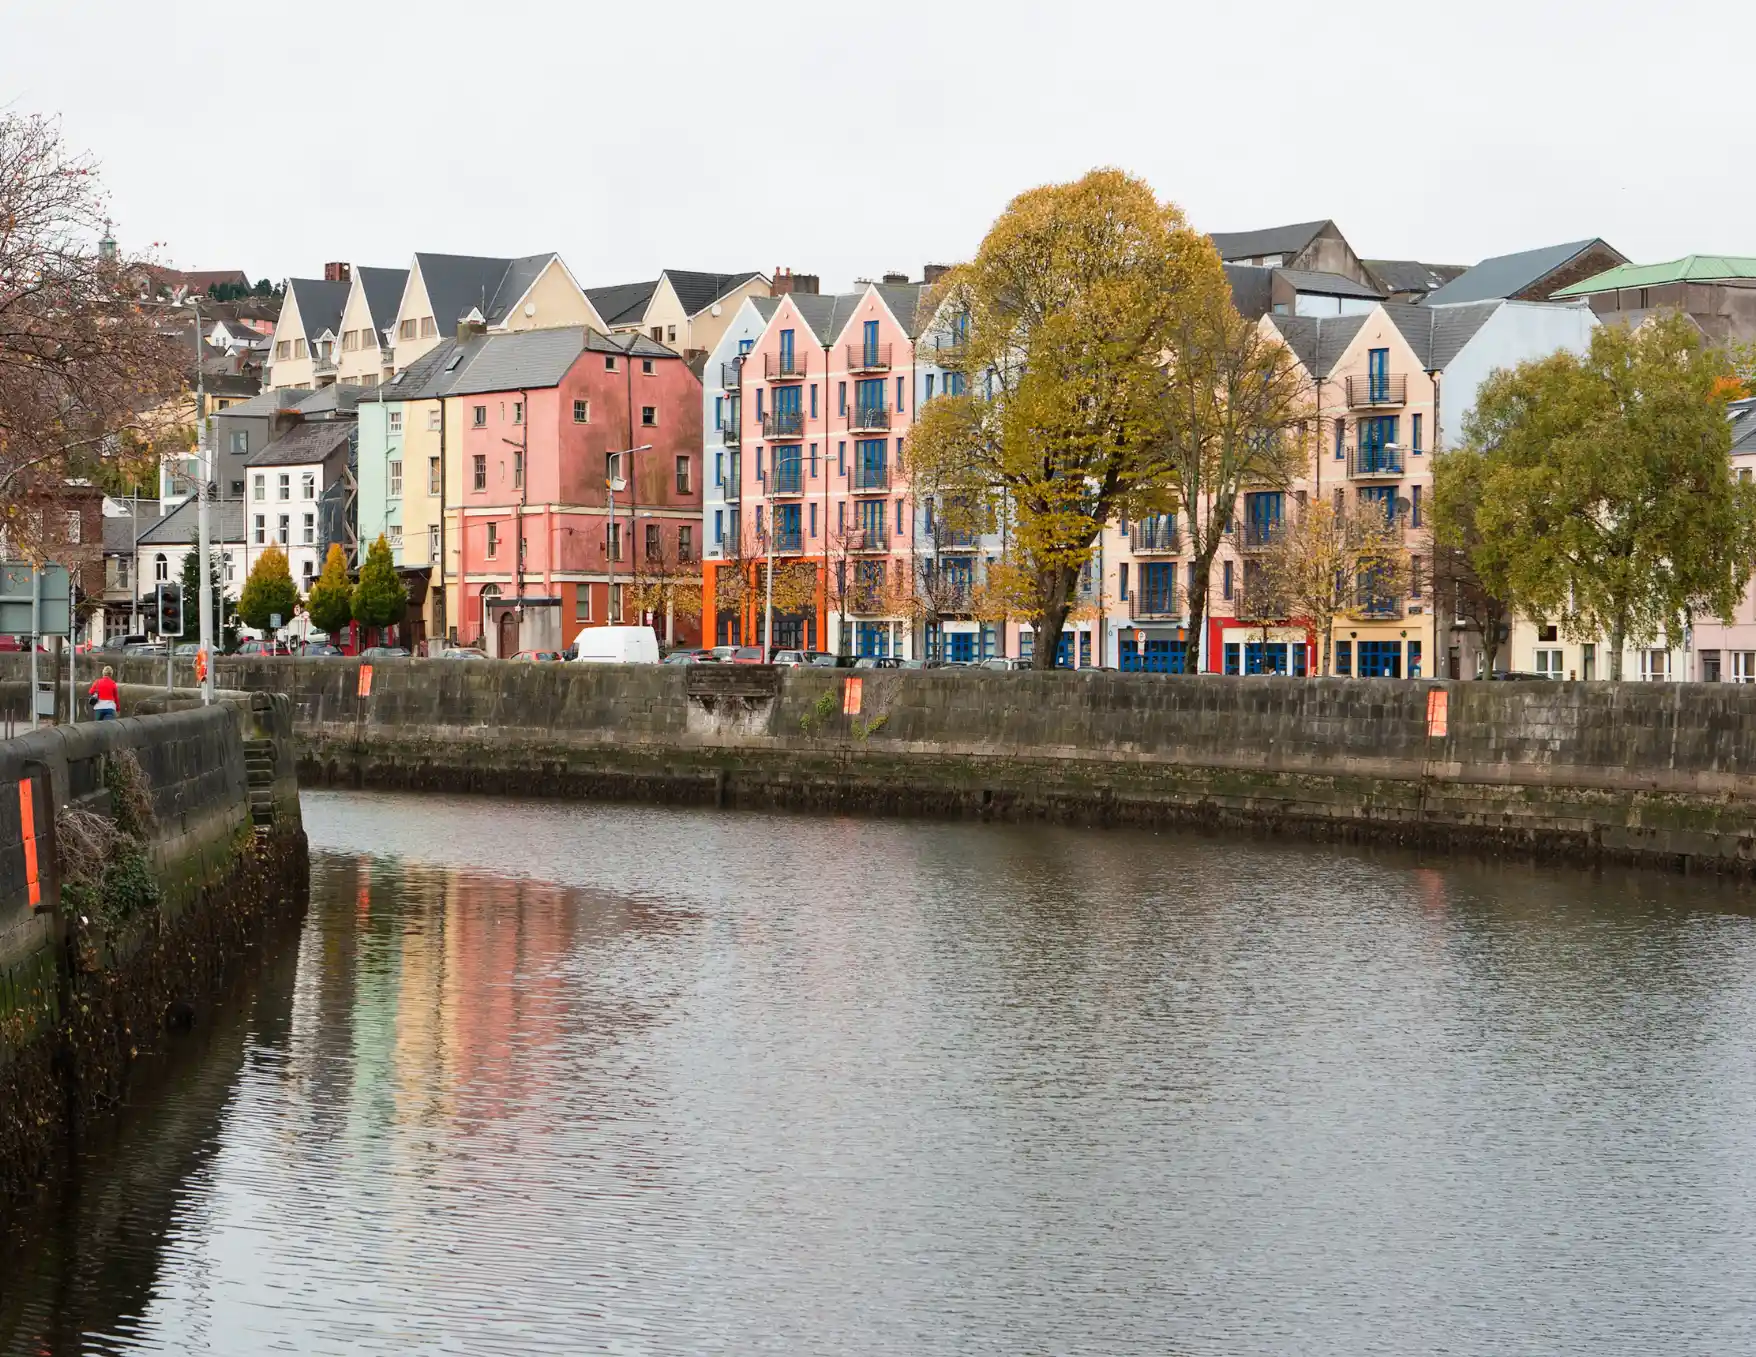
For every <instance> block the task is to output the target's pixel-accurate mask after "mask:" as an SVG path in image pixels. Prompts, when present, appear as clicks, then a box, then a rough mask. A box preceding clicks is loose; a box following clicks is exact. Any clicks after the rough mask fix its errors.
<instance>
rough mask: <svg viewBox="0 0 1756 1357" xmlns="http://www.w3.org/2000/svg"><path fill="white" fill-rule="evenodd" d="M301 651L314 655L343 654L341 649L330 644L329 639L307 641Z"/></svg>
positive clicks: (303, 653)
mask: <svg viewBox="0 0 1756 1357" xmlns="http://www.w3.org/2000/svg"><path fill="white" fill-rule="evenodd" d="M299 653H300V654H302V655H308V656H313V657H315V656H330V655H339V654H341V649H340V648H339V647H337V646H332V645H330V644H329V642H328V641H307V642H305V645H304V647H303V648H302V649H301V650H300V652H299Z"/></svg>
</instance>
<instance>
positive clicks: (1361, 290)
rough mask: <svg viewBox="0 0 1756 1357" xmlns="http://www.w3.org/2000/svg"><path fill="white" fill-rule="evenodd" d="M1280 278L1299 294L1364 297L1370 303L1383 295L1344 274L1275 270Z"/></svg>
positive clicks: (1303, 270) (1308, 270)
mask: <svg viewBox="0 0 1756 1357" xmlns="http://www.w3.org/2000/svg"><path fill="white" fill-rule="evenodd" d="M1274 271H1275V272H1276V273H1278V274H1279V275H1280V276H1281V277H1282V278H1285V279H1286V280H1287V281H1288V282H1289V283H1291V284H1292V285H1293V287H1294V289H1295V290H1297V291H1299V292H1315V293H1317V294H1319V295H1321V296H1324V297H1364V298H1367V299H1368V300H1371V301H1379V300H1382V299H1383V297H1384V294H1383V293H1382V292H1380V291H1379V290H1378V289H1377V288H1375V287H1368V286H1367V285H1366V284H1365V283H1356V282H1355V281H1354V280H1353V279H1352V278H1349V277H1348V276H1347V275H1346V274H1341V273H1319V272H1316V271H1314V270H1311V269H1276V270H1274Z"/></svg>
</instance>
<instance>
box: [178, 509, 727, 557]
mask: <svg viewBox="0 0 1756 1357" xmlns="http://www.w3.org/2000/svg"><path fill="white" fill-rule="evenodd" d="M713 540H714V541H716V542H723V541H725V540H726V511H725V510H724V509H715V510H714V511H713ZM199 568H200V567H197V569H199Z"/></svg>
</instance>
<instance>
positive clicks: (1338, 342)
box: [1268, 316, 1366, 378]
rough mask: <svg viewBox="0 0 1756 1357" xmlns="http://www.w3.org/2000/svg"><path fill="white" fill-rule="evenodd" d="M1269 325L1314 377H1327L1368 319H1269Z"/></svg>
mask: <svg viewBox="0 0 1756 1357" xmlns="http://www.w3.org/2000/svg"><path fill="white" fill-rule="evenodd" d="M1268 319H1269V322H1270V323H1271V324H1272V325H1273V326H1274V327H1275V329H1277V330H1279V331H1280V335H1281V338H1282V339H1284V340H1285V341H1286V345H1287V347H1288V348H1289V349H1291V350H1292V351H1293V354H1294V356H1295V357H1297V358H1298V360H1299V361H1300V362H1301V363H1303V364H1304V365H1305V371H1307V372H1309V373H1310V374H1311V375H1312V376H1313V377H1320V378H1321V377H1327V376H1328V375H1329V374H1330V373H1331V372H1332V371H1333V370H1334V368H1335V365H1336V363H1337V362H1338V361H1339V360H1340V358H1341V356H1342V354H1343V353H1345V352H1346V351H1347V346H1348V345H1349V344H1352V343H1353V342H1354V337H1355V336H1356V335H1358V334H1359V333H1360V327H1361V326H1363V325H1364V324H1365V323H1366V317H1365V316H1270V317H1269V318H1268Z"/></svg>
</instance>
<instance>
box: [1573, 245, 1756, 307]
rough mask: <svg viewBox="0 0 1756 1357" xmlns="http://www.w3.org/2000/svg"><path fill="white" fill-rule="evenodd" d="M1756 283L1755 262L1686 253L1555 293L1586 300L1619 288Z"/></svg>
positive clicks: (1595, 276) (1607, 271)
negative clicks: (1685, 284) (1684, 284)
mask: <svg viewBox="0 0 1756 1357" xmlns="http://www.w3.org/2000/svg"><path fill="white" fill-rule="evenodd" d="M1751 281H1756V259H1750V258H1740V257H1739V256H1737V255H1727V254H1687V255H1684V256H1683V257H1682V258H1681V259H1672V260H1669V261H1667V262H1665V263H1663V264H1618V265H1616V267H1615V268H1613V269H1605V270H1604V271H1603V272H1602V273H1596V274H1593V275H1592V276H1591V277H1590V278H1587V279H1585V280H1584V281H1582V282H1578V283H1574V284H1573V285H1572V286H1571V287H1564V288H1562V289H1561V290H1560V291H1559V292H1557V293H1555V296H1556V297H1557V298H1560V297H1586V296H1590V295H1591V294H1592V293H1594V292H1612V291H1614V290H1615V289H1617V288H1621V287H1657V286H1659V285H1660V284H1661V283H1728V282H1751Z"/></svg>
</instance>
